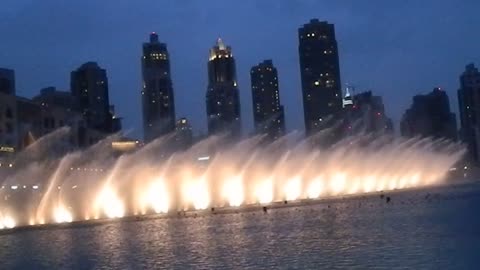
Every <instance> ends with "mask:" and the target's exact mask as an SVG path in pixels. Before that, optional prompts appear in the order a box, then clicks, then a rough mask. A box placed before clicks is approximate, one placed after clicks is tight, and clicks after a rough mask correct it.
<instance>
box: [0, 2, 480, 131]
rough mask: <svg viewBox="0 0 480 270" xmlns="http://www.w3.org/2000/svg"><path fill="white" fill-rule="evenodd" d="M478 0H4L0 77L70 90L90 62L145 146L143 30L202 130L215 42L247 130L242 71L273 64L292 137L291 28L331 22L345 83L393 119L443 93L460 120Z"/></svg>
mask: <svg viewBox="0 0 480 270" xmlns="http://www.w3.org/2000/svg"><path fill="white" fill-rule="evenodd" d="M479 10H480V1H478V0H462V1H456V0H422V1H418V0H402V1H400V0H397V1H384V0H369V1H356V0H350V1H347V0H343V1H342V0H340V1H332V0H330V1H323V0H288V1H287V0H282V1H280V0H263V1H256V0H242V1H225V0H224V1H216V0H215V1H213V0H212V1H210V0H208V1H205V0H204V1H201V0H182V1H158V0H141V1H129V0H115V1H114V0H108V1H98V0H83V1H64V0H42V1H38V0H2V7H1V8H0V37H1V38H0V67H6V68H12V69H14V70H15V72H16V80H17V94H18V95H21V96H26V97H32V96H34V95H36V94H37V93H38V92H39V90H40V89H41V88H43V87H47V86H56V87H57V88H58V89H60V90H68V89H69V85H70V72H71V71H72V70H73V69H76V68H78V67H79V66H80V65H81V64H82V63H84V62H87V61H97V62H98V63H99V65H100V66H101V67H103V68H106V69H107V72H108V77H109V84H110V101H111V103H113V104H115V106H116V110H117V114H118V115H119V116H121V117H123V118H124V121H123V127H124V130H131V131H132V133H131V134H132V136H135V137H141V136H142V133H143V132H142V124H141V123H142V122H141V121H142V117H141V97H140V91H141V73H140V72H141V68H140V63H141V62H140V57H141V46H142V42H145V41H147V40H148V35H149V33H150V32H152V31H155V32H157V33H158V34H159V36H160V40H161V41H162V42H166V43H167V45H168V49H169V52H170V58H171V68H172V79H173V86H174V91H175V101H176V115H177V117H182V116H185V117H187V118H189V119H190V120H191V121H192V123H193V127H194V130H195V131H196V132H203V133H205V132H206V109H205V91H206V88H207V60H208V50H209V48H210V47H211V46H213V45H214V43H215V40H216V39H217V38H218V37H222V38H223V40H224V42H225V43H226V44H228V45H230V46H232V49H233V53H234V56H235V58H236V62H237V76H238V83H239V89H240V92H241V104H242V121H243V126H244V131H245V132H250V131H252V129H253V124H252V122H253V121H252V118H253V116H252V105H251V103H252V101H251V89H250V74H249V71H250V67H251V66H253V65H255V64H257V63H259V62H260V61H262V60H264V59H273V62H274V65H276V67H277V68H278V72H279V81H280V99H281V102H282V103H283V104H284V106H285V113H286V124H287V128H288V129H289V130H293V129H300V130H303V128H304V127H303V107H302V101H301V88H300V85H301V84H300V71H299V61H298V48H297V46H298V36H297V29H298V28H299V27H300V26H301V25H303V24H304V23H307V22H308V21H309V20H310V19H311V18H318V19H320V20H327V21H329V22H330V23H334V24H335V27H336V36H337V41H338V44H339V53H340V69H341V80H342V83H343V84H345V83H349V84H351V85H354V86H355V87H356V89H357V92H360V91H364V90H373V91H374V93H375V94H377V95H382V96H383V98H384V102H385V105H386V109H387V114H388V115H389V116H391V117H392V118H393V119H394V121H395V124H396V126H395V128H396V129H397V130H398V120H399V119H400V117H401V115H402V113H403V112H404V110H405V109H406V108H407V107H408V106H409V105H410V103H411V98H412V96H413V95H414V94H417V93H427V92H429V91H431V90H432V89H433V88H434V87H436V86H440V87H442V88H443V89H445V90H446V91H447V93H448V94H449V97H450V104H451V106H452V107H453V108H454V109H455V111H457V107H458V106H457V98H456V90H457V89H458V87H459V81H458V80H459V79H458V76H459V75H460V73H461V72H463V70H464V68H465V65H466V64H468V63H470V62H474V63H476V65H477V66H480V35H479V32H480V31H479V27H480V16H479V14H478V11H479Z"/></svg>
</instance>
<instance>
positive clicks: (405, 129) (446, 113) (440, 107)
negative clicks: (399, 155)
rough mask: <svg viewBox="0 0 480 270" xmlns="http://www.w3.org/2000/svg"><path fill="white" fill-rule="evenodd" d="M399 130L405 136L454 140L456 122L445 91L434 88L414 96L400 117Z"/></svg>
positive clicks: (455, 137)
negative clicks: (426, 92) (424, 93)
mask: <svg viewBox="0 0 480 270" xmlns="http://www.w3.org/2000/svg"><path fill="white" fill-rule="evenodd" d="M400 131H401V134H402V136H406V137H414V136H421V137H432V138H447V139H450V140H453V141H454V140H456V139H457V122H456V118H455V114H454V113H452V112H451V111H450V102H449V100H448V96H447V94H446V93H445V91H443V90H442V89H440V88H434V89H433V91H432V92H430V93H428V94H427V95H416V96H414V97H413V103H412V106H411V107H410V108H409V109H408V110H407V111H406V112H405V114H404V115H403V117H402V120H401V123H400Z"/></svg>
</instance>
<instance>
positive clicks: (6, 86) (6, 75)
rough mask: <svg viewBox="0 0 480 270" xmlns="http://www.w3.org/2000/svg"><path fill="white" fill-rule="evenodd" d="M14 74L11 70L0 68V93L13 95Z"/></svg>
mask: <svg viewBox="0 0 480 270" xmlns="http://www.w3.org/2000/svg"><path fill="white" fill-rule="evenodd" d="M15 92H16V91H15V72H14V71H13V70H11V69H6V68H0V93H4V94H7V95H15Z"/></svg>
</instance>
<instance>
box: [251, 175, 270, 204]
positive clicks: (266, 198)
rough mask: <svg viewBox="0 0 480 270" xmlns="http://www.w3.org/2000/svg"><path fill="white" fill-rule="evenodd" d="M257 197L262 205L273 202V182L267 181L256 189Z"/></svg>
mask: <svg viewBox="0 0 480 270" xmlns="http://www.w3.org/2000/svg"><path fill="white" fill-rule="evenodd" d="M255 197H256V198H257V200H258V202H259V203H261V204H266V203H271V202H272V201H273V180H272V179H267V180H264V181H262V182H260V183H259V184H258V185H257V187H256V189H255Z"/></svg>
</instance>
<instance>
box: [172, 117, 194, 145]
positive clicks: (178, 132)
mask: <svg viewBox="0 0 480 270" xmlns="http://www.w3.org/2000/svg"><path fill="white" fill-rule="evenodd" d="M175 144H176V149H178V150H185V149H188V148H190V146H192V144H193V131H192V126H191V125H190V122H189V121H188V119H187V118H185V117H182V118H180V119H178V120H177V123H176V124H175Z"/></svg>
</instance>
